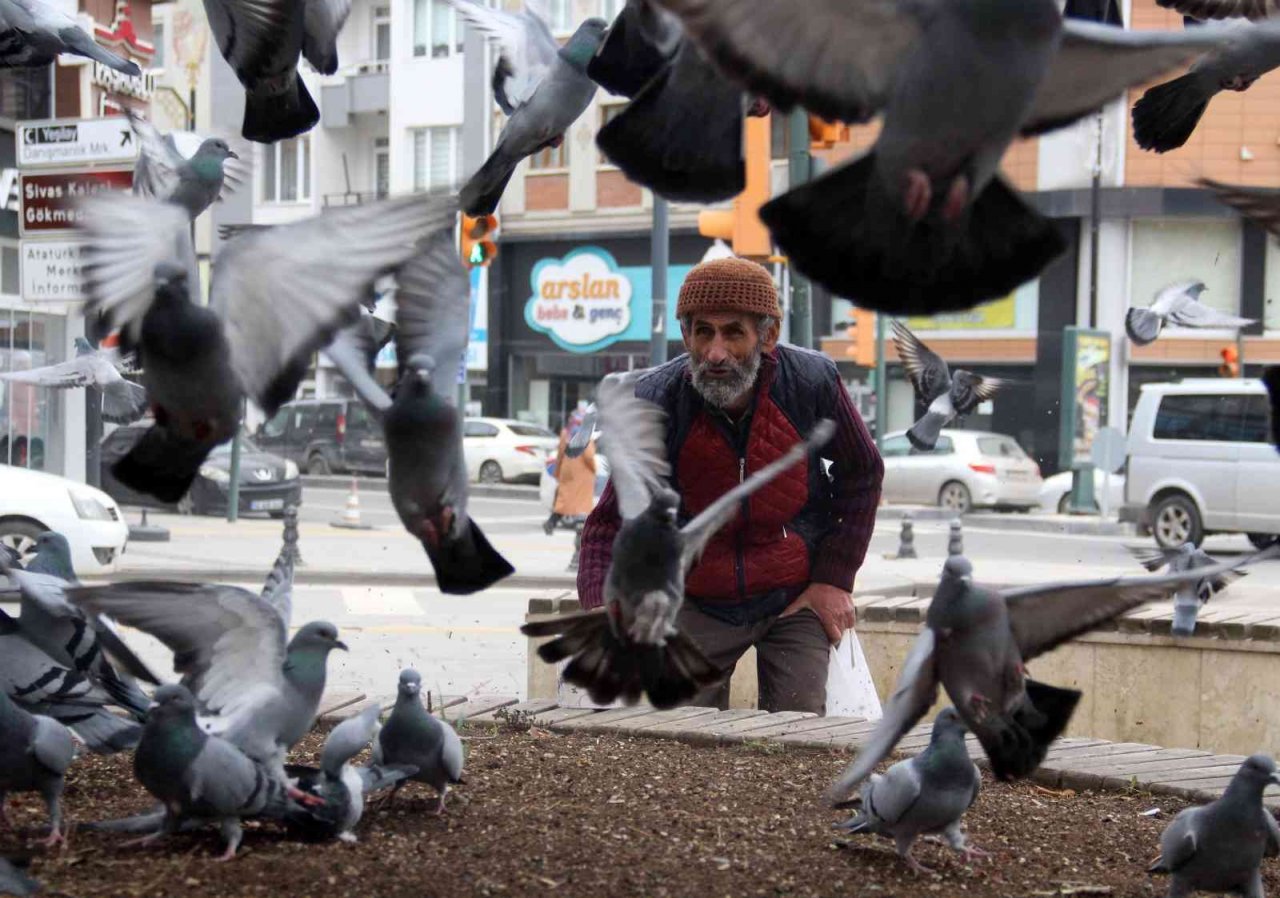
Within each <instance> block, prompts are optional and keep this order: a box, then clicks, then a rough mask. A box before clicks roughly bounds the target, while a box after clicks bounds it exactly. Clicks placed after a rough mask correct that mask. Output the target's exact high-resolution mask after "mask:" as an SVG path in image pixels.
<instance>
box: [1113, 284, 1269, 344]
mask: <svg viewBox="0 0 1280 898" xmlns="http://www.w3.org/2000/svg"><path fill="white" fill-rule="evenodd" d="M1204 290H1205V286H1204V284H1203V283H1202V282H1200V281H1178V282H1177V283H1176V284H1170V285H1169V286H1167V287H1165V288H1164V289H1163V290H1161V291H1160V292H1159V293H1157V294H1156V298H1155V302H1153V303H1152V304H1151V305H1150V306H1149V307H1148V308H1145V309H1138V308H1131V309H1129V310H1128V311H1127V312H1125V315H1124V330H1125V333H1127V334H1128V335H1129V339H1130V340H1132V341H1133V342H1134V343H1136V344H1138V345H1139V346H1146V345H1147V344H1148V343H1154V342H1155V341H1156V338H1157V337H1159V336H1160V332H1161V331H1162V330H1164V327H1165V325H1166V324H1172V325H1176V326H1177V327H1195V328H1202V329H1206V328H1224V329H1233V330H1234V329H1238V328H1242V327H1248V326H1249V325H1251V324H1254V323H1256V322H1255V321H1254V320H1253V319H1252V318H1240V317H1238V316H1236V315H1228V314H1226V313H1225V312H1219V311H1218V310H1217V309H1211V308H1210V307H1209V306H1206V305H1205V304H1204V303H1202V302H1200V294H1201V293H1203V292H1204Z"/></svg>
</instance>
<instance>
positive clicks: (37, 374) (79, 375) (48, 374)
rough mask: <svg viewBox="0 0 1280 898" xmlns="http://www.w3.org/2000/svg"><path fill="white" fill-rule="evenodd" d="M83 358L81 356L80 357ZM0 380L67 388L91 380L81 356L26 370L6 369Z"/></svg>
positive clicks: (82, 384)
mask: <svg viewBox="0 0 1280 898" xmlns="http://www.w3.org/2000/svg"><path fill="white" fill-rule="evenodd" d="M82 358H83V357H82ZM0 380H8V381H13V382H14V383H22V384H35V385H36V386H40V387H51V388H54V389H68V388H71V387H85V386H88V385H89V384H90V383H92V382H93V378H92V376H91V369H90V366H89V365H86V364H85V362H84V361H82V359H81V358H76V359H71V360H70V361H67V362H60V363H59V364H57V365H46V366H45V367H43V368H29V369H27V370H26V371H8V372H5V373H4V374H0Z"/></svg>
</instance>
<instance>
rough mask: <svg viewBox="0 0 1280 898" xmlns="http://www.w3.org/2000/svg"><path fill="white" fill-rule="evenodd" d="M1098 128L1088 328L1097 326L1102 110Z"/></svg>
mask: <svg viewBox="0 0 1280 898" xmlns="http://www.w3.org/2000/svg"><path fill="white" fill-rule="evenodd" d="M1094 121H1095V124H1096V125H1097V128H1098V134H1097V139H1096V140H1095V142H1094V148H1093V164H1092V165H1091V166H1090V167H1091V169H1092V175H1093V178H1092V182H1091V184H1090V188H1089V322H1088V323H1089V327H1097V326H1098V243H1099V224H1100V219H1101V217H1102V213H1101V208H1102V110H1099V111H1098V114H1097V116H1096V117H1095V119H1094Z"/></svg>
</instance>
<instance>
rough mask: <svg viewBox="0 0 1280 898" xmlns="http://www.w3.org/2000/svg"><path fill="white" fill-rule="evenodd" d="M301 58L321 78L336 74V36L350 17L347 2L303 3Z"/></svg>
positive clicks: (317, 0) (321, 0) (309, 0)
mask: <svg viewBox="0 0 1280 898" xmlns="http://www.w3.org/2000/svg"><path fill="white" fill-rule="evenodd" d="M305 3H306V6H305V8H304V9H303V13H302V21H303V35H302V56H303V58H304V59H306V61H307V62H309V63H311V66H312V68H314V69H315V70H316V71H317V72H319V73H320V74H321V75H332V74H334V73H335V72H337V71H338V34H339V32H341V31H342V26H343V25H345V24H346V23H347V17H348V16H349V15H351V0H305Z"/></svg>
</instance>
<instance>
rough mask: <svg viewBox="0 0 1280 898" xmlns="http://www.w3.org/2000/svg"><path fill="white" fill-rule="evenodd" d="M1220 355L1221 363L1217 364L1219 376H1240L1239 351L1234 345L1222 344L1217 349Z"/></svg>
mask: <svg viewBox="0 0 1280 898" xmlns="http://www.w3.org/2000/svg"><path fill="white" fill-rule="evenodd" d="M1218 355H1220V356H1222V364H1221V365H1219V366H1218V376H1219V377H1239V376H1240V353H1239V351H1238V350H1237V349H1236V348H1235V347H1234V346H1224V347H1222V349H1220V350H1219V351H1218Z"/></svg>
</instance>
